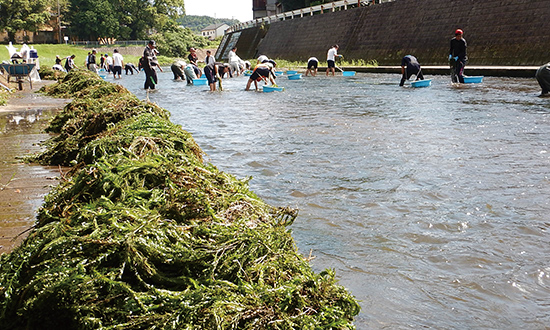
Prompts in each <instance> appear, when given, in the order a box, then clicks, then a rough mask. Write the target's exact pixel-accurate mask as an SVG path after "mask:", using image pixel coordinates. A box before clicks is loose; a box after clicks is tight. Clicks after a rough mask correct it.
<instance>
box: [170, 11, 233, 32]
mask: <svg viewBox="0 0 550 330" xmlns="http://www.w3.org/2000/svg"><path fill="white" fill-rule="evenodd" d="M177 22H178V23H179V24H180V25H181V26H183V27H185V28H189V29H191V31H193V32H195V33H199V32H201V30H202V29H204V28H205V27H207V26H208V25H211V24H221V23H225V24H227V25H229V26H231V25H233V24H237V23H240V21H239V20H238V19H230V18H214V17H210V16H194V15H185V16H182V17H180V18H178V19H177Z"/></svg>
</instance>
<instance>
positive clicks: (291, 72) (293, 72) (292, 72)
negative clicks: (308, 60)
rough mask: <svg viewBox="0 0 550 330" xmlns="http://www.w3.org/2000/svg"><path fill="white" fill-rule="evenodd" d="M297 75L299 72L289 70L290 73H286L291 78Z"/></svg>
mask: <svg viewBox="0 0 550 330" xmlns="http://www.w3.org/2000/svg"><path fill="white" fill-rule="evenodd" d="M297 73H298V71H294V70H289V71H287V72H286V74H287V75H289V76H290V75H291V74H297Z"/></svg>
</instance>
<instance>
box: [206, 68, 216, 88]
mask: <svg viewBox="0 0 550 330" xmlns="http://www.w3.org/2000/svg"><path fill="white" fill-rule="evenodd" d="M204 75H205V76H206V79H207V80H208V84H215V83H216V74H215V73H214V70H213V69H212V68H211V67H209V66H205V67H204Z"/></svg>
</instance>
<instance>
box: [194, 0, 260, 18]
mask: <svg viewBox="0 0 550 330" xmlns="http://www.w3.org/2000/svg"><path fill="white" fill-rule="evenodd" d="M185 13H186V14H187V15H197V16H211V17H215V18H233V19H238V20H239V21H241V22H246V21H250V20H251V19H252V0H185Z"/></svg>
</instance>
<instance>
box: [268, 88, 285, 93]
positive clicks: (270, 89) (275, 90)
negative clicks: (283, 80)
mask: <svg viewBox="0 0 550 330" xmlns="http://www.w3.org/2000/svg"><path fill="white" fill-rule="evenodd" d="M263 90H264V92H265V93H271V92H282V91H284V90H285V88H284V87H273V86H264V87H263Z"/></svg>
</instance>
